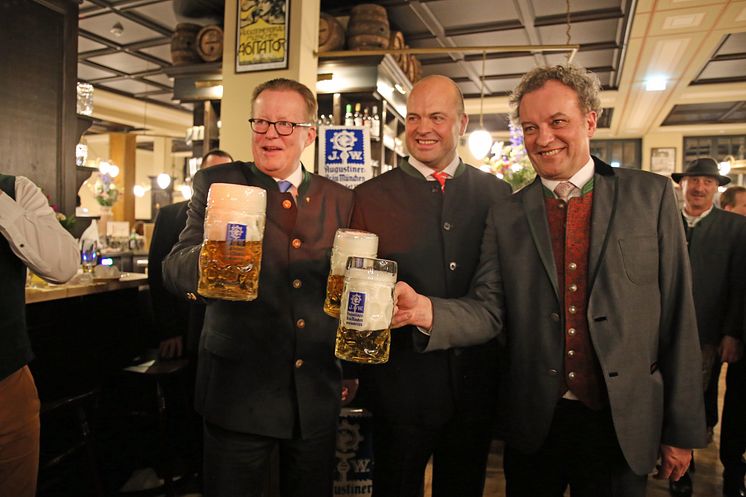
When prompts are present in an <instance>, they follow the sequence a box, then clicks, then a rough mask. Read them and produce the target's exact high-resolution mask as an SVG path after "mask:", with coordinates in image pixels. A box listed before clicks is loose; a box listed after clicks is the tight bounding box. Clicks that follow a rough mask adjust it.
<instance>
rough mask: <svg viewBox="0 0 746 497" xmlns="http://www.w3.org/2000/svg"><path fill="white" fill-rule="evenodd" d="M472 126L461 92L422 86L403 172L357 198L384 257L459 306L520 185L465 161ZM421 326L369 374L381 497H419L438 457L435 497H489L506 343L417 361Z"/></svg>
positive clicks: (366, 383) (364, 379)
mask: <svg viewBox="0 0 746 497" xmlns="http://www.w3.org/2000/svg"><path fill="white" fill-rule="evenodd" d="M468 120H469V119H468V117H467V115H466V114H465V112H464V102H463V96H462V95H461V91H460V90H459V88H458V86H456V84H455V83H454V82H453V81H451V80H450V79H448V78H446V77H443V76H429V77H427V78H424V79H422V80H421V81H419V82H418V83H417V84H416V85H415V86H414V88H413V89H412V92H411V93H410V95H409V99H408V101H407V117H406V141H407V148H408V150H409V152H410V153H411V154H412V155H411V157H409V158H408V159H404V160H402V161H401V163H400V164H399V167H397V168H395V169H394V170H392V171H390V172H388V173H386V174H383V175H381V176H379V177H377V178H374V179H372V180H370V181H368V182H366V183H364V184H362V185H360V186H359V187H357V188H356V189H355V210H354V212H353V221H352V225H353V227H354V228H358V229H363V230H366V231H371V232H373V233H376V234H378V237H379V245H378V255H379V257H382V258H385V259H392V260H395V261H396V262H397V263H398V265H399V278H400V279H403V280H404V281H408V282H410V283H412V285H413V286H414V287H415V288H416V289H417V291H419V292H424V293H426V294H432V295H438V296H441V297H446V298H450V297H460V296H463V295H465V294H466V292H467V291H468V289H469V281H470V280H471V277H472V275H473V272H474V269H475V268H476V266H477V263H478V261H479V246H480V243H481V239H482V233H483V228H484V222H485V216H486V215H487V211H488V209H489V207H490V205H491V204H492V203H493V201H495V200H497V199H500V198H505V197H508V196H509V195H510V187H509V186H508V185H507V183H504V182H502V181H500V180H498V179H497V178H495V177H494V176H492V175H490V174H486V173H483V172H481V171H479V170H478V169H476V168H474V167H471V166H469V165H467V164H464V163H463V161H461V159H460V158H459V156H458V154H457V152H456V148H457V146H458V141H459V137H460V136H462V135H463V134H464V131H465V130H466V125H467V123H468ZM413 333H419V331H417V329H416V328H414V327H410V328H408V329H405V330H404V331H403V332H402V331H399V332H397V333H395V334H394V335H393V336H392V343H391V356H390V359H389V362H388V363H387V364H384V365H376V366H366V367H364V368H363V369H362V370H361V371H360V389H361V395H363V396H365V397H366V398H368V399H369V400H370V407H371V409H372V410H373V417H374V440H375V442H374V460H375V465H374V474H373V495H374V496H385V497H393V496H400V497H403V496H417V495H419V494H420V492H421V490H422V484H423V478H424V471H425V466H426V465H427V461H428V459H429V458H430V456H433V496H434V497H445V496H454V495H458V496H461V497H481V495H482V489H483V486H484V474H485V464H486V460H487V453H488V450H489V445H490V440H491V425H492V420H493V417H494V412H493V411H494V408H495V404H496V396H495V395H496V380H497V375H496V366H497V343H496V342H494V341H493V342H490V343H487V344H484V345H480V346H477V347H470V348H465V349H457V350H449V351H441V352H438V353H434V354H418V353H417V352H416V351H415V350H414V349H413V347H412V334H413Z"/></svg>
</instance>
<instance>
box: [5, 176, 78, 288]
mask: <svg viewBox="0 0 746 497" xmlns="http://www.w3.org/2000/svg"><path fill="white" fill-rule="evenodd" d="M0 233H2V235H3V236H4V237H5V238H6V239H7V240H8V243H9V244H10V248H11V250H13V253H14V254H16V256H18V258H19V259H21V260H22V261H23V262H24V263H25V264H26V265H27V266H28V267H29V268H30V269H31V270H32V271H33V272H34V273H36V274H37V275H39V276H40V277H42V278H44V279H45V280H48V281H51V282H53V283H64V282H65V281H67V280H69V279H70V278H72V277H73V276H75V273H76V272H77V270H78V265H79V262H80V252H79V251H78V244H77V242H76V241H75V239H74V238H73V237H72V235H70V233H68V232H67V231H66V230H65V229H64V228H63V227H62V225H60V223H59V221H57V217H56V215H55V213H54V211H53V210H52V208H51V207H49V203H48V201H47V198H46V197H45V196H44V194H43V193H42V191H41V189H40V188H39V187H38V186H36V185H35V184H34V183H33V182H32V181H31V180H29V179H28V178H25V177H23V176H16V199H15V201H14V200H13V199H12V198H11V197H10V196H8V195H6V194H5V193H2V192H0Z"/></svg>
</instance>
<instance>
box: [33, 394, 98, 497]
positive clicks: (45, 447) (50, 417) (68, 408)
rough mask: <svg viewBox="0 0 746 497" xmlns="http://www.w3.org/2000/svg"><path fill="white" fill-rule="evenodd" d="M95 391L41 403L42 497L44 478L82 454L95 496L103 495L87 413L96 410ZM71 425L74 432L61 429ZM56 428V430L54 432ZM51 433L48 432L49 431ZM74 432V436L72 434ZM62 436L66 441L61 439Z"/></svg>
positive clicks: (91, 427)
mask: <svg viewBox="0 0 746 497" xmlns="http://www.w3.org/2000/svg"><path fill="white" fill-rule="evenodd" d="M98 395H99V391H98V389H92V390H89V391H87V392H84V393H82V394H77V395H71V396H68V397H64V398H61V399H56V400H53V401H44V402H42V404H41V409H40V418H41V426H42V439H41V455H40V461H39V482H40V485H39V487H40V488H39V494H40V495H43V492H44V488H43V487H44V486H45V484H46V483H47V478H46V476H47V475H49V474H50V473H51V472H52V471H53V470H54V469H55V468H57V467H59V466H60V465H61V464H63V463H66V462H68V461H69V460H71V459H72V458H73V457H74V456H76V455H78V454H81V453H84V454H85V461H86V466H87V470H88V477H89V479H90V487H91V489H92V491H93V492H94V495H96V496H99V497H103V496H104V495H105V492H104V488H103V485H102V483H101V477H100V474H99V469H98V463H97V459H98V457H97V451H96V441H95V437H94V430H93V425H92V423H91V415H90V413H91V412H93V411H94V410H95V409H96V406H97V402H98ZM63 426H64V427H65V428H67V427H70V426H74V427H75V429H74V430H68V429H64V433H60V432H61V431H63V428H62V427H63ZM55 428H57V429H58V431H55ZM50 430H51V431H50ZM71 431H72V432H74V433H71ZM63 435H64V436H65V437H67V436H69V440H62V438H63Z"/></svg>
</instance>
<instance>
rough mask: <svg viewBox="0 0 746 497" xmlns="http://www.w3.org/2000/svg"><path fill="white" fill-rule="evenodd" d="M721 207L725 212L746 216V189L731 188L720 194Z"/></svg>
mask: <svg viewBox="0 0 746 497" xmlns="http://www.w3.org/2000/svg"><path fill="white" fill-rule="evenodd" d="M720 207H721V208H722V209H723V210H724V211H729V212H735V213H736V214H740V215H742V216H746V187H743V186H731V187H728V189H727V190H725V191H724V192H723V193H722V194H720Z"/></svg>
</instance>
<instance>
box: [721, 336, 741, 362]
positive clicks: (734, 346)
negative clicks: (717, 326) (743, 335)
mask: <svg viewBox="0 0 746 497" xmlns="http://www.w3.org/2000/svg"><path fill="white" fill-rule="evenodd" d="M718 352H719V353H720V360H721V361H723V362H738V361H739V360H740V359H741V356H743V343H741V340H739V339H738V338H734V337H732V336H728V335H725V336H724V337H723V339H722V340H721V341H720V348H719V349H718Z"/></svg>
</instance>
